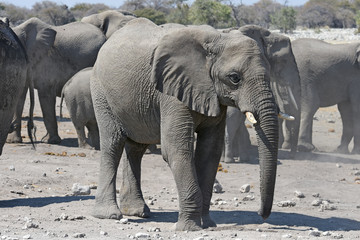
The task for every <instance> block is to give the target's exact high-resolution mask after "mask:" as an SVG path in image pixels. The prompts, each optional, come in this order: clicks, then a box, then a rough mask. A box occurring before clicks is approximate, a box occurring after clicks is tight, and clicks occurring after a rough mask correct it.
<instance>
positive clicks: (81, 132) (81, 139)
mask: <svg viewBox="0 0 360 240" xmlns="http://www.w3.org/2000/svg"><path fill="white" fill-rule="evenodd" d="M74 126H75V130H76V133H77V135H78V144H79V147H80V148H87V149H91V146H90V145H89V144H88V143H87V142H86V134H85V126H84V125H83V124H74Z"/></svg>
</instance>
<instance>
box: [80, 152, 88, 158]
mask: <svg viewBox="0 0 360 240" xmlns="http://www.w3.org/2000/svg"><path fill="white" fill-rule="evenodd" d="M78 156H79V157H86V154H85V153H83V152H82V153H79V154H78Z"/></svg>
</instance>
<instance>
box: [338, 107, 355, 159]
mask: <svg viewBox="0 0 360 240" xmlns="http://www.w3.org/2000/svg"><path fill="white" fill-rule="evenodd" d="M338 109H339V112H340V115H341V121H342V124H343V130H342V135H341V142H340V145H339V146H338V147H337V149H336V151H337V152H339V153H349V143H350V141H351V139H352V137H353V136H354V133H353V130H354V128H353V116H352V108H351V105H350V102H348V101H346V102H341V103H338Z"/></svg>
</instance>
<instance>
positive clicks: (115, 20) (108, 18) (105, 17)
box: [81, 10, 135, 38]
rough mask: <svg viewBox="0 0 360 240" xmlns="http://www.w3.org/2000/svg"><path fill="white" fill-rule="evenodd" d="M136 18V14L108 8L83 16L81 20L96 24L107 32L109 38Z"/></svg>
mask: <svg viewBox="0 0 360 240" xmlns="http://www.w3.org/2000/svg"><path fill="white" fill-rule="evenodd" d="M134 18H135V16H134V15H128V14H127V13H126V12H124V13H122V12H119V11H116V10H107V11H104V12H101V13H96V14H92V15H90V16H86V17H83V18H82V19H81V22H84V23H90V24H93V25H95V26H96V27H98V28H99V29H100V30H101V31H102V32H103V33H104V34H105V36H106V38H109V37H110V36H111V35H112V34H113V33H114V32H115V31H116V30H118V29H120V28H122V27H123V26H124V25H125V24H126V23H127V22H129V21H130V20H132V19H134Z"/></svg>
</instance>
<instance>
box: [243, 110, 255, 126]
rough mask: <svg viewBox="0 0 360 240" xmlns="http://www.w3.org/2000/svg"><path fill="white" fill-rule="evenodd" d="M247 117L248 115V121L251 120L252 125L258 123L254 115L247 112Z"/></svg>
mask: <svg viewBox="0 0 360 240" xmlns="http://www.w3.org/2000/svg"><path fill="white" fill-rule="evenodd" d="M245 115H246V118H247V120H249V122H251V123H252V124H256V123H257V121H256V119H255V117H254V114H252V113H251V112H246V113H245Z"/></svg>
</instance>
